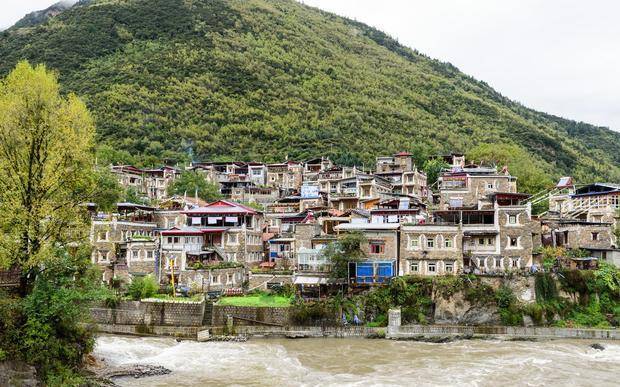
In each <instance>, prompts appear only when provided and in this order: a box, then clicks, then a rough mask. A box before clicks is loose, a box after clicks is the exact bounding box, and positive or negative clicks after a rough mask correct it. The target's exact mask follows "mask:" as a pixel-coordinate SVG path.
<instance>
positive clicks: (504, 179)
mask: <svg viewBox="0 0 620 387" xmlns="http://www.w3.org/2000/svg"><path fill="white" fill-rule="evenodd" d="M438 184H439V208H440V210H449V209H455V208H471V209H475V208H480V207H479V204H480V202H481V201H484V200H486V199H487V197H488V196H489V195H492V194H495V193H497V192H505V193H516V192H517V179H516V177H513V176H510V175H509V174H508V171H507V170H504V171H503V172H501V173H500V172H498V171H497V168H487V167H479V166H469V167H465V168H460V167H453V168H452V169H451V170H450V171H445V172H443V173H442V174H441V176H440V177H439V181H438Z"/></svg>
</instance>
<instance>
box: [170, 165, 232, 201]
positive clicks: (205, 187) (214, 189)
mask: <svg viewBox="0 0 620 387" xmlns="http://www.w3.org/2000/svg"><path fill="white" fill-rule="evenodd" d="M168 194H169V195H188V196H194V195H198V197H199V198H201V199H203V200H206V201H213V200H217V199H220V198H221V197H222V195H221V194H220V189H219V187H218V185H217V184H214V183H211V182H208V181H206V180H205V178H204V177H203V176H201V175H199V174H198V173H196V172H193V171H186V172H183V173H182V174H181V176H180V177H179V178H178V179H176V180H175V181H174V182H173V183H172V184H170V187H168Z"/></svg>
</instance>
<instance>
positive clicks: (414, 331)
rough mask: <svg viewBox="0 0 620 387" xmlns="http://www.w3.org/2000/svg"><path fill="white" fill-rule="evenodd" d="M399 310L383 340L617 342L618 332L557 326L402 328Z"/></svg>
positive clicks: (393, 314)
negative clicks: (499, 338) (453, 338)
mask: <svg viewBox="0 0 620 387" xmlns="http://www.w3.org/2000/svg"><path fill="white" fill-rule="evenodd" d="M400 316H401V313H400V309H390V311H389V313H388V329H387V332H386V337H387V338H390V339H416V338H420V337H442V336H444V337H450V336H465V337H487V336H490V337H508V338H512V337H518V338H544V339H549V338H565V339H595V340H620V331H619V330H617V329H585V328H584V329H581V328H556V327H509V326H462V325H401V317H400Z"/></svg>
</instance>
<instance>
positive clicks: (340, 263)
mask: <svg viewBox="0 0 620 387" xmlns="http://www.w3.org/2000/svg"><path fill="white" fill-rule="evenodd" d="M365 242H366V237H365V236H364V234H362V233H361V232H359V231H353V232H348V233H346V234H344V235H343V236H342V237H340V238H339V239H338V240H337V241H336V242H332V243H330V244H329V245H327V246H326V247H325V249H323V252H322V254H323V256H324V257H326V258H327V259H328V260H329V261H330V262H331V265H332V271H331V276H332V278H347V274H348V270H349V262H359V261H360V260H361V259H363V258H364V257H365V256H366V254H364V251H363V250H362V248H361V246H362V244H363V243H365Z"/></svg>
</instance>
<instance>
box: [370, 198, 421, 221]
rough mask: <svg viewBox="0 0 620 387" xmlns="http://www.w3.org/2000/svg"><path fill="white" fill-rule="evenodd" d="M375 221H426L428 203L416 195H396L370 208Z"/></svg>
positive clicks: (372, 218) (372, 219)
mask: <svg viewBox="0 0 620 387" xmlns="http://www.w3.org/2000/svg"><path fill="white" fill-rule="evenodd" d="M370 216H371V222H373V223H425V222H426V218H427V215H426V205H425V204H424V203H422V202H420V201H419V200H418V199H417V198H415V197H409V196H396V197H394V198H392V199H387V200H383V201H380V202H379V203H377V205H376V206H375V208H373V209H371V210H370Z"/></svg>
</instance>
